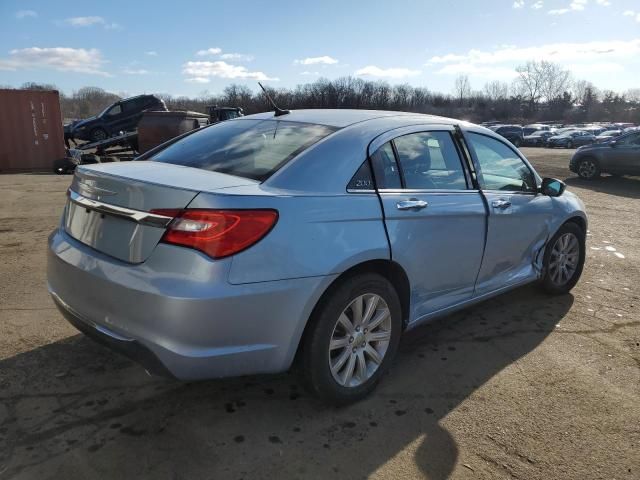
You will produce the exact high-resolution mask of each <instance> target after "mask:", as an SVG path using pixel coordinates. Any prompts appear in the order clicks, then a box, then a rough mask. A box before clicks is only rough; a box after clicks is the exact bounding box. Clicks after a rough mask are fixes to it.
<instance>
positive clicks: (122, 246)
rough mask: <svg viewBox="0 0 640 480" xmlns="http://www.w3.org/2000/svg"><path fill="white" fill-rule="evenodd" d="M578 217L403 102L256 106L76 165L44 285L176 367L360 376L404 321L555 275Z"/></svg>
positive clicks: (493, 154) (552, 283)
mask: <svg viewBox="0 0 640 480" xmlns="http://www.w3.org/2000/svg"><path fill="white" fill-rule="evenodd" d="M586 229H587V217H586V215H585V212H584V207H583V205H582V203H581V202H580V200H579V199H578V198H577V197H576V196H575V195H573V194H572V193H570V192H567V191H565V186H564V184H563V183H562V182H560V181H559V180H555V179H548V178H546V179H542V178H540V177H539V176H538V174H537V173H536V172H535V170H534V169H533V168H532V167H531V165H530V164H529V162H528V161H527V160H526V158H524V156H523V155H522V154H521V153H520V152H519V151H518V150H517V149H516V148H514V147H513V145H511V144H510V143H509V142H508V141H507V140H505V139H504V138H503V137H501V136H499V135H497V134H495V133H493V132H492V131H491V130H488V129H486V128H483V127H479V126H476V125H472V124H469V123H466V122H462V121H457V120H452V119H448V118H442V117H435V116H430V115H418V114H412V113H397V112H377V111H357V110H300V111H293V112H290V113H285V114H279V115H274V114H273V113H262V114H258V115H250V116H246V117H242V118H238V119H235V120H230V121H227V122H224V123H220V124H217V125H212V126H210V127H206V128H203V129H200V130H198V131H195V132H194V133H192V134H189V135H187V136H185V137H183V138H181V139H178V140H177V141H172V142H169V143H167V144H164V145H162V146H161V147H160V148H158V149H155V150H153V151H151V152H149V153H148V154H146V155H145V156H143V157H141V158H140V159H138V160H137V161H133V162H122V163H119V164H102V165H91V166H82V167H80V168H78V169H77V171H76V173H75V176H74V178H73V182H72V184H71V187H70V189H69V192H68V201H67V204H66V207H65V209H64V212H63V215H62V219H61V222H60V225H59V227H58V228H57V229H56V230H55V231H54V232H53V233H52V234H51V236H50V239H49V265H48V287H49V291H50V292H51V295H52V297H53V299H54V300H55V302H56V304H57V305H58V307H59V308H60V310H61V311H62V313H63V314H64V315H65V316H66V318H67V319H68V320H69V321H70V322H72V323H73V324H74V325H75V326H77V328H78V329H80V330H81V331H83V332H85V333H86V334H87V335H90V336H92V337H94V338H96V339H97V340H99V341H101V342H102V343H105V344H107V345H109V346H110V347H112V348H114V349H116V350H119V351H121V352H123V353H125V354H126V355H128V356H130V357H132V358H134V359H136V360H137V361H139V362H140V363H141V364H143V365H144V366H145V368H147V370H148V371H150V372H154V373H161V374H165V375H169V376H172V377H175V378H178V379H183V380H193V379H205V378H212V377H224V376H233V375H245V374H257V373H273V372H281V371H285V370H287V369H289V368H290V367H291V365H292V363H293V362H294V360H296V361H298V362H300V363H301V365H302V369H301V370H302V372H304V376H305V379H306V382H307V384H308V386H309V388H310V389H311V390H312V391H313V392H315V393H316V394H318V395H320V396H321V397H323V398H325V399H327V400H329V401H333V402H336V403H346V402H351V401H355V400H358V399H360V398H362V397H363V396H365V395H366V394H368V393H369V392H371V391H372V390H373V389H374V387H375V386H376V384H377V383H378V381H379V380H380V378H381V376H382V375H383V373H384V372H385V370H386V369H387V368H388V367H389V364H390V363H391V362H392V361H393V357H394V355H395V353H396V350H397V347H398V343H399V341H400V337H401V335H402V333H403V332H404V331H407V330H409V329H412V328H415V327H416V326H418V325H420V324H422V323H424V322H427V321H429V320H431V319H433V318H436V317H438V316H442V315H447V314H449V313H450V312H453V311H454V310H457V309H460V308H464V307H467V306H469V305H472V304H474V303H476V302H479V301H482V300H485V299H487V298H490V297H493V296H495V295H498V294H501V293H504V292H506V291H509V290H511V289H513V288H516V287H519V286H522V285H525V284H528V283H531V282H538V283H539V284H540V285H541V286H542V287H543V288H544V289H546V290H547V291H548V292H550V293H552V294H563V293H566V292H568V291H569V290H571V288H572V287H573V286H574V285H575V284H576V282H577V281H578V279H579V277H580V274H581V271H582V267H583V263H584V258H585V235H586Z"/></svg>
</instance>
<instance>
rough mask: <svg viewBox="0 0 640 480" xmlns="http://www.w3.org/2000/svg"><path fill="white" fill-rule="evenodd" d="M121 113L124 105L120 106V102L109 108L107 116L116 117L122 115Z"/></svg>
mask: <svg viewBox="0 0 640 480" xmlns="http://www.w3.org/2000/svg"><path fill="white" fill-rule="evenodd" d="M121 113H122V107H121V106H120V104H118V105H114V106H113V107H111V108H110V109H109V111H108V112H107V116H109V117H114V116H116V115H120V114H121Z"/></svg>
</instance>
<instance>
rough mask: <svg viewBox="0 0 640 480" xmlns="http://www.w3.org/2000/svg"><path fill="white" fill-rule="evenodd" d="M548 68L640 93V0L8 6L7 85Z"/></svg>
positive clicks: (211, 88) (1, 68)
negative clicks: (548, 64)
mask: <svg viewBox="0 0 640 480" xmlns="http://www.w3.org/2000/svg"><path fill="white" fill-rule="evenodd" d="M540 59H545V60H550V61H554V62H556V63H559V64H561V65H562V66H563V67H564V68H567V69H569V70H570V71H571V72H572V74H573V77H574V78H576V79H585V80H589V81H591V82H593V83H594V84H595V85H596V86H597V87H599V88H601V89H611V90H615V91H625V90H627V89H630V88H638V87H640V0H482V1H477V0H451V1H442V0H422V1H418V0H392V1H391V0H390V1H382V0H364V1H360V0H351V1H347V0H342V1H335V0H321V1H305V0H298V1H290V0H270V1H268V2H267V1H260V0H233V1H231V0H210V1H198V0H189V1H182V2H176V1H163V0H157V1H131V0H129V1H121V0H109V1H104V0H103V1H100V2H97V1H96V2H93V1H90V0H84V1H65V0H57V1H50V0H49V1H46V0H22V1H18V0H0V85H11V86H14V87H17V86H20V85H21V84H23V83H25V82H41V83H49V84H54V85H56V86H57V87H58V88H59V89H60V90H62V91H63V92H65V93H71V92H72V91H73V90H77V89H79V88H81V87H84V86H97V87H101V88H104V89H105V90H107V91H111V92H114V93H119V94H131V95H134V94H139V93H168V94H172V95H176V96H181V95H187V96H197V95H202V94H204V93H205V92H210V93H213V94H215V93H219V92H221V91H222V90H223V89H224V87H225V86H227V85H229V84H231V83H239V84H246V85H248V86H249V87H250V88H252V89H257V88H258V87H257V82H258V81H262V82H264V83H266V84H269V85H271V86H273V87H294V86H296V85H298V84H301V83H307V82H311V81H314V80H316V79H318V78H320V77H324V78H329V79H333V78H337V77H341V76H347V75H352V76H356V77H361V78H363V79H368V80H384V81H387V82H389V83H391V84H399V83H409V84H411V85H414V86H422V87H427V88H429V89H430V90H432V91H439V92H443V93H450V92H452V89H453V84H454V80H455V77H456V76H457V75H461V74H465V75H468V76H469V79H470V82H471V86H472V88H473V89H474V90H481V89H482V87H483V85H484V84H485V83H486V82H488V81H493V80H500V81H505V82H510V81H511V80H512V79H513V77H514V76H515V71H514V69H515V67H516V66H518V65H520V64H523V63H525V62H526V61H527V60H540Z"/></svg>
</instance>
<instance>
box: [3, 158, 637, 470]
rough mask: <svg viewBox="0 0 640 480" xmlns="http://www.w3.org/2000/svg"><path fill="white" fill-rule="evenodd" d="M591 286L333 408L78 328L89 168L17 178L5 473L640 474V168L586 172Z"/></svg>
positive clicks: (582, 187)
mask: <svg viewBox="0 0 640 480" xmlns="http://www.w3.org/2000/svg"><path fill="white" fill-rule="evenodd" d="M523 151H524V152H525V154H526V155H528V157H529V158H530V159H531V160H532V161H533V163H534V164H535V165H536V167H537V168H538V170H539V172H540V173H541V174H543V175H546V176H555V177H558V178H562V179H564V178H567V177H569V178H568V179H567V183H568V184H569V189H571V190H573V191H575V192H576V193H578V194H579V195H580V197H581V198H582V199H583V201H584V202H585V204H586V206H587V209H588V212H589V215H590V227H589V230H590V232H589V237H588V244H587V249H588V252H587V257H588V258H587V264H586V267H585V271H584V274H583V277H582V280H581V281H580V283H579V284H578V286H577V287H576V288H575V289H574V291H573V294H572V295H566V296H563V297H555V298H550V297H547V296H545V295H543V294H541V293H540V292H538V291H537V290H536V288H534V287H525V288H521V289H519V290H516V291H514V292H511V293H508V294H505V295H502V296H500V297H498V298H495V299H493V300H490V301H489V302H487V303H484V304H482V305H480V306H477V307H474V308H471V309H469V310H466V311H463V312H461V313H459V314H456V315H452V316H449V317H447V318H443V319H441V320H439V321H436V322H434V323H431V324H429V325H426V326H424V327H421V328H419V329H417V330H415V331H413V332H411V333H410V334H408V335H407V336H406V337H405V338H404V340H403V342H402V346H401V351H400V353H399V355H398V358H397V360H396V362H395V364H394V366H393V368H392V371H391V372H390V374H389V375H388V376H387V377H386V378H385V379H384V381H383V382H382V384H381V385H380V388H379V389H378V390H377V391H376V393H375V394H374V395H373V396H372V397H370V398H369V399H367V400H365V401H363V402H360V403H358V404H356V405H353V406H350V407H346V408H341V409H336V408H329V407H326V406H324V405H322V404H321V403H319V402H318V401H316V400H314V399H313V398H312V397H310V396H309V395H307V394H306V392H305V391H304V390H303V389H302V386H301V384H300V383H299V381H298V380H297V377H296V376H295V375H293V374H283V375H276V376H263V377H246V378H238V379H229V380H222V381H211V382H201V383H193V384H181V383H177V382H171V381H167V380H162V379H156V378H151V377H148V376H147V375H146V374H145V373H144V371H143V370H142V369H141V368H139V367H138V366H136V365H133V364H132V363H131V362H129V361H128V360H126V359H124V358H122V357H120V356H118V355H116V354H114V353H111V352H110V351H108V350H105V349H103V348H102V347H101V346H99V345H97V344H95V343H93V342H92V341H90V340H88V339H86V338H84V337H83V336H81V335H79V334H77V332H76V331H75V330H74V329H73V328H72V327H71V326H69V325H68V324H67V323H66V322H65V321H64V320H63V318H62V317H61V315H59V314H58V312H57V311H56V310H55V308H54V306H53V304H52V302H51V300H50V299H49V297H48V295H47V293H46V285H45V249H46V238H47V235H48V233H49V232H50V231H51V230H52V229H53V228H54V226H55V225H56V224H57V222H58V217H59V214H60V211H61V208H62V205H63V203H64V200H65V196H64V192H65V189H66V187H67V186H68V184H69V180H70V177H68V176H64V177H58V176H52V175H35V174H33V175H28V174H21V175H3V176H0V205H1V207H0V254H1V257H0V258H1V261H2V264H1V266H0V479H6V478H16V479H18V478H19V479H48V478H64V479H68V480H70V479H93V478H100V479H106V478H117V479H129V478H138V479H143V478H149V479H174V480H175V479H189V480H196V479H223V478H224V479H227V478H228V479H240V478H244V479H262V478H317V479H326V478H349V479H356V478H378V479H398V478H403V479H405V478H431V479H443V478H456V479H458V478H474V479H478V478H481V479H501V478H519V479H545V480H546V479H580V480H583V479H596V478H598V479H613V478H615V479H631V478H633V479H637V478H640V368H639V367H640V314H639V311H640V287H639V284H640V268H639V265H640V249H639V248H638V245H639V243H638V238H640V224H639V222H638V218H639V217H638V212H639V211H640V178H613V177H603V178H602V179H600V180H598V181H594V182H591V183H588V182H581V181H578V180H577V179H575V178H571V177H573V174H570V172H569V171H568V170H567V163H568V159H569V157H570V154H571V152H570V151H565V150H559V151H550V150H536V149H524V150H523Z"/></svg>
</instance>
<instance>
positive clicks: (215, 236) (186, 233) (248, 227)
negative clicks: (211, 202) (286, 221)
mask: <svg viewBox="0 0 640 480" xmlns="http://www.w3.org/2000/svg"><path fill="white" fill-rule="evenodd" d="M152 213H158V214H161V215H167V214H169V213H171V214H172V215H168V216H175V218H174V219H173V220H172V221H171V223H170V224H169V226H168V227H167V230H166V231H165V233H164V236H163V237H162V240H161V242H164V243H170V244H173V245H180V246H183V247H189V248H194V249H196V250H200V251H201V252H204V253H206V254H207V255H209V256H210V257H212V258H223V257H228V256H230V255H235V254H236V253H239V252H241V251H243V250H246V249H247V248H249V247H251V246H252V245H255V244H256V243H258V241H260V240H261V239H262V238H263V237H264V236H265V235H266V234H267V233H269V231H270V230H271V229H272V228H273V226H274V225H275V224H276V222H277V221H278V212H277V211H276V210H200V209H193V210H183V211H180V212H175V211H169V210H154V211H153V212H152Z"/></svg>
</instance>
